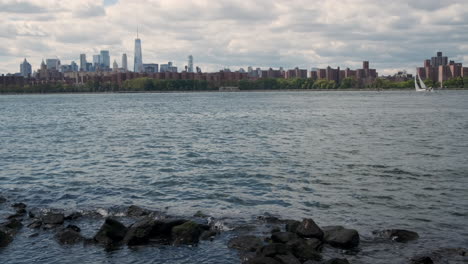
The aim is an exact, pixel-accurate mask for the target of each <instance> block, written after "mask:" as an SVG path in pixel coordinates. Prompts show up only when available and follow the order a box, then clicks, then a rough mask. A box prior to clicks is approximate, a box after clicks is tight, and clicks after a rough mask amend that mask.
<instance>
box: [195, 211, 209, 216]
mask: <svg viewBox="0 0 468 264" xmlns="http://www.w3.org/2000/svg"><path fill="white" fill-rule="evenodd" d="M193 217H198V218H208V217H209V215H206V214H205V213H203V212H202V211H197V212H196V213H195V214H194V215H193Z"/></svg>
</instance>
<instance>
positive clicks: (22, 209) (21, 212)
mask: <svg viewBox="0 0 468 264" xmlns="http://www.w3.org/2000/svg"><path fill="white" fill-rule="evenodd" d="M16 214H18V215H21V216H23V215H25V214H26V209H24V208H18V209H17V210H16Z"/></svg>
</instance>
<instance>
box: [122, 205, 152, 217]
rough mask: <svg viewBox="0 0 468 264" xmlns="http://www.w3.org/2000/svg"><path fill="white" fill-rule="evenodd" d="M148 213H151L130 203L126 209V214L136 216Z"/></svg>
mask: <svg viewBox="0 0 468 264" xmlns="http://www.w3.org/2000/svg"><path fill="white" fill-rule="evenodd" d="M150 213H151V211H150V210H146V209H143V208H141V207H139V206H136V205H130V206H129V207H128V209H127V215H128V216H134V217H138V216H145V215H149V214H150Z"/></svg>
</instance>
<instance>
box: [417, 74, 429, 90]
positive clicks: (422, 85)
mask: <svg viewBox="0 0 468 264" xmlns="http://www.w3.org/2000/svg"><path fill="white" fill-rule="evenodd" d="M418 79H419V83H420V84H421V88H422V89H424V90H427V86H426V84H425V83H424V82H423V81H422V80H421V76H420V75H419V74H418Z"/></svg>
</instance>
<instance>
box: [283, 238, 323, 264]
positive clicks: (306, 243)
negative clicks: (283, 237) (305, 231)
mask: <svg viewBox="0 0 468 264" xmlns="http://www.w3.org/2000/svg"><path fill="white" fill-rule="evenodd" d="M287 245H288V246H289V247H290V249H291V252H292V253H293V255H294V256H296V257H297V258H298V259H299V260H302V261H307V260H321V259H322V256H321V255H320V252H319V251H320V249H321V246H322V242H321V241H320V240H318V239H316V238H312V239H307V240H306V239H301V238H300V239H295V240H292V241H289V242H288V243H287Z"/></svg>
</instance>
